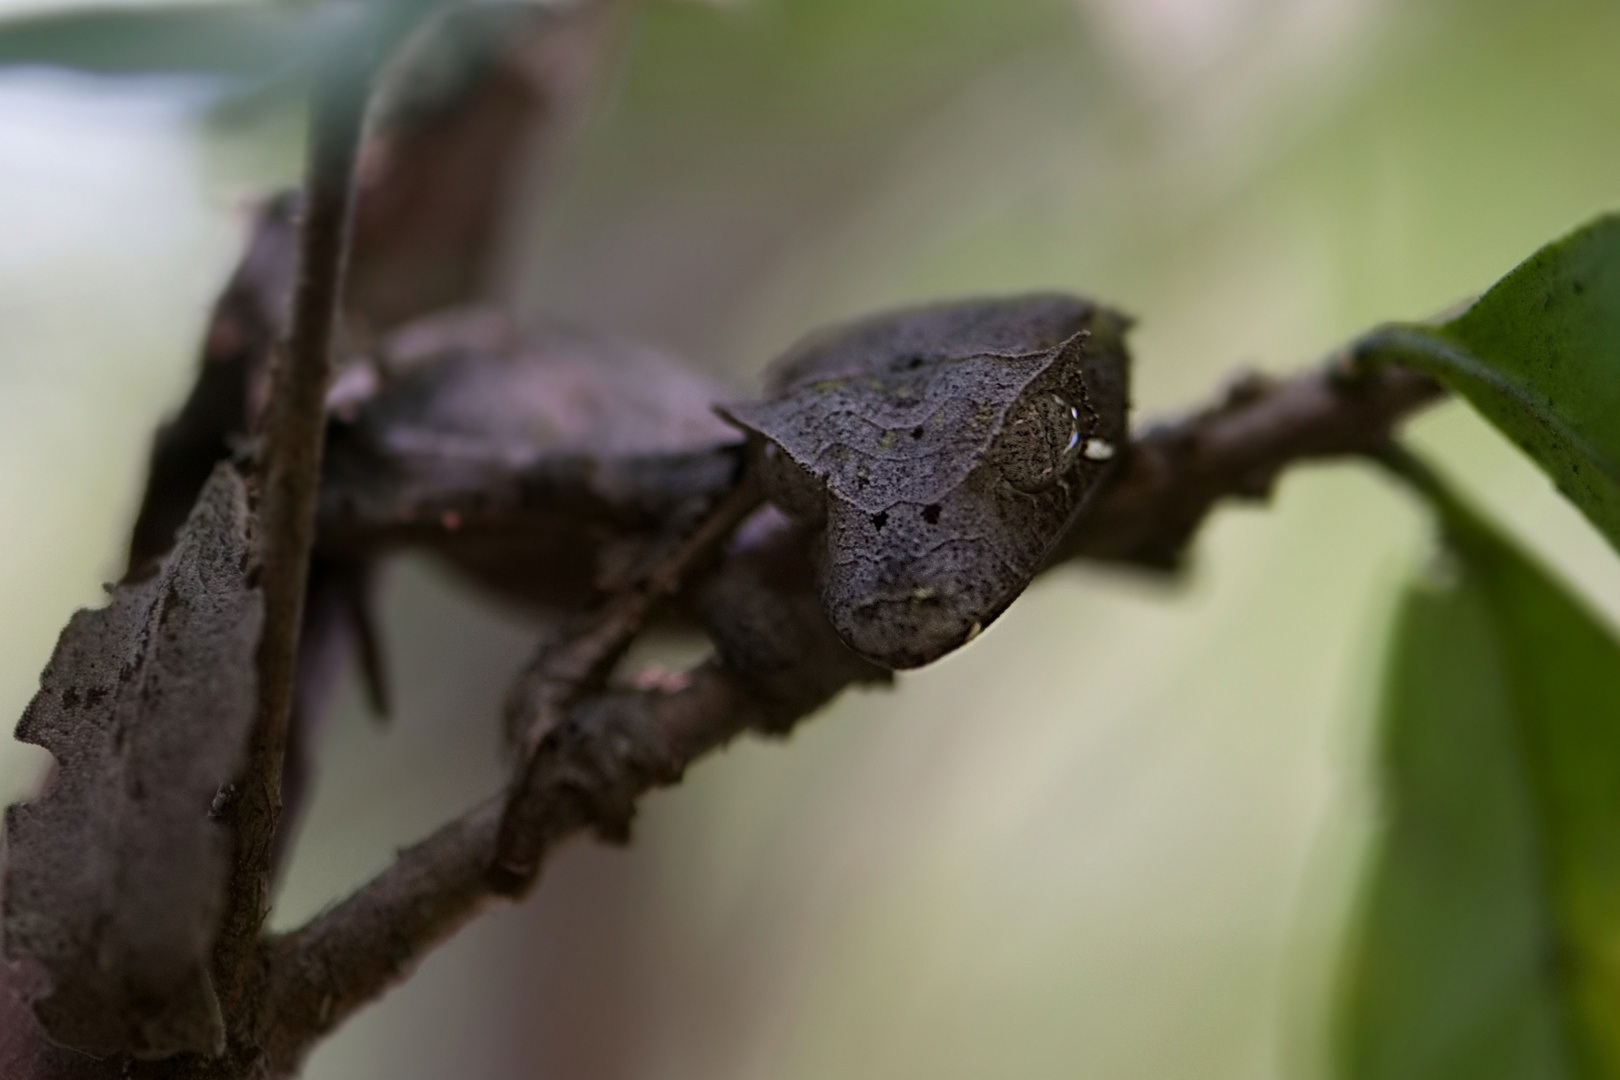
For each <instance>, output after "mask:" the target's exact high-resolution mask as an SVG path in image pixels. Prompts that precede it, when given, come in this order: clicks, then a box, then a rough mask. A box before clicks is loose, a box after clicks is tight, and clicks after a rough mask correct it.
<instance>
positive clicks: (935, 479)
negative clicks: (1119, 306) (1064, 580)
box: [722, 295, 1128, 668]
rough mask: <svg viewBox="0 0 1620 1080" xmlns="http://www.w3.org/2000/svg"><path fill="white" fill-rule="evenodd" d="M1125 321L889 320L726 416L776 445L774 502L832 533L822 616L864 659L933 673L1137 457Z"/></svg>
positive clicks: (852, 333) (969, 313)
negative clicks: (930, 666) (1130, 433)
mask: <svg viewBox="0 0 1620 1080" xmlns="http://www.w3.org/2000/svg"><path fill="white" fill-rule="evenodd" d="M1126 325H1127V320H1126V319H1125V318H1124V317H1123V316H1121V315H1118V314H1116V313H1114V312H1111V311H1108V310H1106V309H1104V308H1100V307H1098V306H1096V305H1094V304H1091V303H1089V302H1087V301H1085V300H1080V299H1077V298H1072V297H1066V296H1056V295H1036V296H1025V297H1015V298H1010V299H1004V300H974V301H964V302H960V303H954V304H945V305H938V306H934V307H928V308H920V309H915V310H910V311H903V312H898V313H892V314H887V315H882V316H878V317H875V318H870V319H866V320H862V321H860V322H857V323H854V324H851V325H849V326H846V327H842V328H838V329H835V330H833V331H831V332H829V333H825V334H821V335H818V336H816V337H815V338H813V339H811V340H810V341H808V342H806V343H805V344H804V345H801V346H800V347H799V348H797V349H795V350H794V351H792V352H790V353H789V354H788V355H787V356H785V357H784V358H783V359H782V360H781V361H779V362H778V363H777V365H776V366H775V368H774V369H773V372H772V374H771V378H770V383H771V391H772V396H771V397H769V398H768V399H766V400H764V401H761V402H758V403H755V404H750V405H743V406H735V407H731V408H729V409H726V410H722V411H723V414H724V415H726V416H727V417H728V418H730V419H732V420H733V421H734V422H735V423H737V424H738V425H739V426H741V427H743V428H745V429H747V430H748V431H750V432H752V433H754V434H755V435H757V436H759V437H760V438H761V439H762V440H763V446H764V450H763V454H762V467H763V470H764V475H765V479H766V483H767V487H768V489H769V491H770V494H771V497H772V499H773V501H775V502H776V503H777V504H778V505H779V506H781V507H782V509H783V510H785V511H786V512H788V513H789V514H790V515H792V516H794V517H796V518H798V519H799V520H801V521H803V522H805V523H807V524H809V525H811V526H812V527H815V528H817V529H819V532H820V541H819V549H818V551H817V552H816V557H817V584H818V587H819V589H820V593H821V600H822V608H823V610H824V611H825V613H826V615H827V617H828V619H829V620H830V621H831V622H832V624H833V626H834V628H835V629H837V631H838V633H839V635H840V636H841V637H842V638H843V639H844V641H845V642H846V643H847V644H848V645H849V646H850V647H851V648H853V649H854V650H855V651H856V652H857V653H859V654H861V655H862V656H863V657H865V658H867V659H868V660H871V661H873V662H874V663H878V664H882V665H883V666H885V667H890V668H909V667H917V666H919V665H921V664H926V663H928V662H930V661H932V660H935V659H937V658H938V657H940V656H942V655H944V654H945V653H947V652H949V651H950V650H952V649H954V648H956V647H957V646H958V645H961V644H963V643H964V642H965V641H966V640H968V639H969V638H971V637H972V636H974V635H975V634H977V633H978V631H979V630H980V629H982V628H983V627H984V626H987V625H988V624H989V623H990V621H991V620H993V619H994V618H995V617H996V616H997V615H999V614H1000V613H1001V612H1002V611H1003V610H1004V609H1005V608H1006V607H1007V605H1008V604H1010V603H1011V602H1012V601H1013V599H1014V598H1016V597H1017V595H1018V594H1019V593H1020V592H1022V591H1023V589H1024V587H1025V586H1026V585H1028V584H1029V581H1030V579H1031V578H1032V577H1033V576H1034V574H1035V572H1036V571H1037V570H1038V569H1039V568H1040V567H1041V565H1042V563H1043V561H1044V560H1045V558H1046V556H1047V554H1048V553H1049V552H1050V551H1051V549H1052V546H1053V545H1054V544H1055V543H1056V542H1057V540H1058V538H1059V537H1060V536H1061V535H1062V534H1063V531H1064V530H1065V529H1066V528H1067V527H1068V525H1069V523H1070V522H1071V521H1072V520H1073V518H1074V517H1075V515H1076V514H1077V513H1078V512H1079V511H1080V509H1081V508H1082V507H1083V506H1084V504H1085V503H1086V501H1087V499H1088V498H1089V497H1090V496H1091V494H1092V493H1093V492H1094V491H1095V490H1096V489H1097V487H1098V485H1099V483H1100V482H1101V480H1102V479H1103V477H1104V476H1105V475H1106V473H1107V472H1108V470H1109V469H1110V467H1111V465H1112V463H1113V461H1114V460H1115V459H1116V456H1117V455H1118V453H1119V452H1120V451H1122V450H1123V448H1124V443H1125V435H1126V431H1125V411H1126V394H1127V377H1128V358H1127V356H1126V353H1125V348H1124V343H1123V333H1124V330H1125V327H1126Z"/></svg>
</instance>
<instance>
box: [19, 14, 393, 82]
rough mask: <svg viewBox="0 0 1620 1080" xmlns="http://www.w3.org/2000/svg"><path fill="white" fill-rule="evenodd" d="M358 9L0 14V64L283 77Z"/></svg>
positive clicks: (339, 36)
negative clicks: (8, 16) (7, 16)
mask: <svg viewBox="0 0 1620 1080" xmlns="http://www.w3.org/2000/svg"><path fill="white" fill-rule="evenodd" d="M365 10H366V9H365V8H363V7H362V6H361V5H359V4H314V5H305V6H299V7H292V6H286V5H272V4H264V3H220V4H215V3H198V4H181V5H174V6H168V7H109V8H86V9H77V10H69V11H67V12H63V13H60V14H46V15H32V16H28V17H24V18H18V19H11V20H7V21H5V22H0V65H40V66H45V67H63V68H71V69H73V70H76V71H83V72H88V73H92V74H98V75H176V74H183V75H217V76H224V77H227V78H231V79H243V80H250V81H257V80H266V79H278V78H286V77H289V76H292V75H294V74H297V73H302V72H304V71H306V70H307V69H308V68H309V66H310V62H311V61H312V60H313V58H314V57H315V56H317V55H318V54H319V53H320V52H321V51H322V50H324V49H329V48H333V47H343V45H344V43H346V42H350V41H353V40H354V35H355V33H356V30H357V29H358V26H359V24H360V22H361V21H362V19H363V17H364V13H365Z"/></svg>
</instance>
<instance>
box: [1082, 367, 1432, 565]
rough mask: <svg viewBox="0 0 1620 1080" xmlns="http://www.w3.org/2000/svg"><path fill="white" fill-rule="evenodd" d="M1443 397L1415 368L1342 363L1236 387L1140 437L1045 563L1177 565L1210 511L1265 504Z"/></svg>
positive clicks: (1379, 440) (1385, 437) (1382, 438)
mask: <svg viewBox="0 0 1620 1080" xmlns="http://www.w3.org/2000/svg"><path fill="white" fill-rule="evenodd" d="M1346 355H1347V356H1348V355H1350V354H1346ZM1444 393H1445V391H1444V389H1443V388H1442V387H1441V386H1440V384H1439V383H1437V382H1435V381H1434V380H1433V379H1431V378H1429V376H1427V375H1425V374H1423V373H1422V372H1419V371H1416V370H1414V369H1411V368H1402V367H1393V366H1388V367H1379V368H1376V369H1372V370H1360V369H1352V368H1350V367H1349V366H1348V365H1347V362H1346V361H1345V360H1344V359H1336V360H1334V361H1332V362H1330V363H1329V364H1327V365H1325V366H1323V367H1321V368H1318V369H1316V370H1314V371H1307V372H1304V373H1302V374H1299V375H1295V376H1292V377H1290V378H1287V379H1267V378H1263V377H1259V376H1249V377H1246V378H1243V379H1240V380H1238V381H1237V382H1236V383H1234V384H1233V385H1232V387H1231V388H1230V389H1229V391H1228V392H1227V394H1226V396H1225V397H1224V398H1223V399H1222V400H1220V401H1218V402H1216V403H1215V404H1214V405H1211V406H1208V407H1206V408H1203V409H1200V410H1198V411H1197V412H1195V413H1192V414H1191V415H1189V416H1187V417H1185V418H1183V419H1181V420H1177V421H1174V422H1171V423H1166V424H1161V425H1159V426H1156V427H1153V428H1151V429H1149V430H1148V431H1147V432H1146V433H1145V434H1142V435H1140V436H1138V437H1137V438H1136V439H1135V440H1134V441H1133V443H1132V445H1131V450H1130V455H1129V458H1128V460H1127V461H1126V462H1125V465H1124V467H1123V468H1122V469H1121V470H1120V471H1119V473H1118V474H1117V475H1116V477H1115V478H1114V480H1113V481H1112V482H1111V483H1110V484H1109V486H1108V489H1107V490H1106V491H1104V492H1103V493H1102V496H1101V498H1100V499H1099V500H1098V502H1097V504H1096V505H1095V506H1094V507H1093V508H1092V509H1091V510H1090V511H1089V512H1088V513H1087V514H1086V515H1085V517H1083V518H1082V519H1081V520H1080V521H1079V522H1077V523H1076V524H1075V526H1074V528H1073V529H1071V530H1070V532H1069V535H1068V536H1066V537H1065V538H1064V540H1063V542H1062V543H1061V544H1060V545H1059V547H1058V550H1057V552H1056V553H1055V555H1054V556H1053V558H1052V562H1053V563H1056V562H1060V561H1063V560H1067V559H1091V560H1103V561H1111V562H1131V563H1138V564H1143V565H1147V566H1156V567H1173V566H1175V565H1176V564H1177V563H1178V562H1179V561H1180V559H1181V557H1182V554H1183V553H1184V552H1185V551H1186V548H1187V544H1188V543H1189V541H1190V540H1191V539H1192V537H1193V535H1194V533H1196V532H1197V530H1198V527H1199V525H1200V524H1202V523H1203V520H1204V518H1205V517H1206V516H1207V515H1208V513H1209V511H1210V510H1211V509H1212V508H1213V507H1214V506H1215V504H1216V503H1217V502H1219V501H1221V500H1222V499H1226V498H1232V497H1234V496H1235V497H1238V498H1247V499H1260V498H1264V497H1266V496H1267V495H1269V494H1270V492H1271V487H1272V485H1273V483H1274V482H1275V481H1276V478H1277V476H1278V474H1280V473H1281V472H1282V471H1283V470H1284V469H1285V468H1287V467H1289V466H1291V465H1294V464H1296V463H1298V462H1301V461H1307V460H1312V459H1317V458H1328V457H1344V456H1356V455H1360V454H1365V453H1368V452H1371V451H1373V450H1375V449H1377V448H1378V447H1380V446H1383V445H1384V444H1386V443H1387V442H1388V441H1389V439H1390V435H1391V432H1392V431H1393V430H1394V428H1395V427H1396V426H1397V425H1398V424H1399V423H1400V422H1401V421H1402V420H1404V419H1405V418H1406V417H1407V416H1409V415H1410V414H1412V413H1413V412H1416V411H1417V410H1418V409H1421V408H1423V407H1424V406H1427V405H1429V404H1431V403H1433V402H1435V401H1437V400H1439V399H1440V397H1441V396H1442V395H1443V394H1444Z"/></svg>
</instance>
